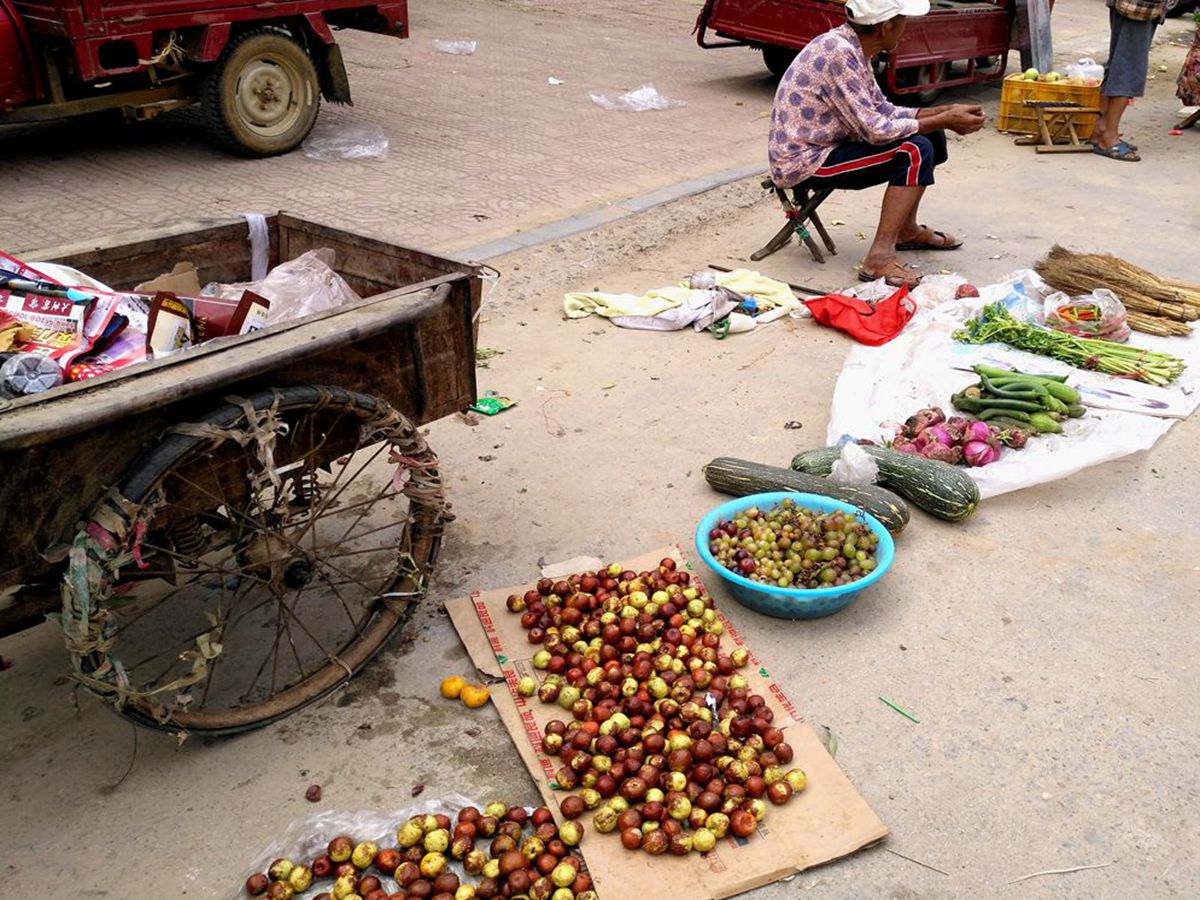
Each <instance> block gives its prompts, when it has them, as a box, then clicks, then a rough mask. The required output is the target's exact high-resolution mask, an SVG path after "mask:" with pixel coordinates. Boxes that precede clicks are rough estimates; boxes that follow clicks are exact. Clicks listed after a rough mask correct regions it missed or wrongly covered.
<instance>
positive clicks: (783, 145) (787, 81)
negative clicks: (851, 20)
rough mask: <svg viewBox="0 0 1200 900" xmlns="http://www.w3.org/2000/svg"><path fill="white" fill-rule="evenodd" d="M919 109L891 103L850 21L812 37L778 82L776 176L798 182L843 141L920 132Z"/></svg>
mask: <svg viewBox="0 0 1200 900" xmlns="http://www.w3.org/2000/svg"><path fill="white" fill-rule="evenodd" d="M916 114H917V113H916V110H914V109H909V108H907V107H903V106H895V105H893V104H891V103H889V102H888V101H887V100H886V99H885V98H884V96H883V91H881V90H880V89H879V84H878V83H877V82H876V81H875V75H874V73H873V72H872V71H871V66H870V63H869V62H868V61H867V57H866V54H864V53H863V49H862V44H860V43H859V42H858V37H857V35H855V34H854V31H853V29H851V28H850V26H849V25H842V26H841V27H839V28H834V29H833V30H832V31H827V32H825V33H824V34H823V35H821V36H820V37H818V38H816V39H815V40H813V41H811V42H809V44H808V46H807V47H805V48H804V49H803V50H802V51H801V52H800V55H799V56H797V57H796V60H795V62H793V63H792V65H791V67H790V68H789V69H788V70H787V72H786V73H785V74H784V76H783V79H782V80H781V81H780V82H779V90H778V91H776V92H775V105H774V107H773V108H772V110H771V137H770V142H769V144H768V150H767V154H768V157H769V159H770V162H771V177H772V178H773V179H774V181H775V183H776V184H777V185H779V186H780V187H794V186H795V185H797V184H799V183H800V182H801V181H804V179H806V178H809V177H810V176H811V175H812V174H813V173H814V172H816V171H817V169H819V168H820V167H821V164H822V163H823V162H824V161H825V158H826V157H827V156H829V153H830V151H831V150H833V148H834V147H835V146H837V145H838V144H845V143H848V142H851V141H861V142H863V143H867V144H876V145H879V144H890V143H892V142H894V141H898V140H900V139H901V138H906V137H908V136H909V135H911V134H916V132H917V129H918V128H919V127H920V126H919V125H918V124H917V119H916Z"/></svg>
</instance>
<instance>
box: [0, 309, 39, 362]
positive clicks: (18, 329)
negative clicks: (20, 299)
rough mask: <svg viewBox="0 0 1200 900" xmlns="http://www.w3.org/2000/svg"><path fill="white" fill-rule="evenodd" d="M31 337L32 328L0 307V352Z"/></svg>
mask: <svg viewBox="0 0 1200 900" xmlns="http://www.w3.org/2000/svg"><path fill="white" fill-rule="evenodd" d="M31 337H33V328H32V327H31V326H30V325H29V324H27V323H25V322H22V321H21V320H20V319H18V318H17V317H16V316H14V315H13V314H12V313H10V312H8V311H7V310H5V309H0V353H4V352H7V351H9V350H11V349H12V348H13V347H16V346H18V345H20V344H24V343H25V342H26V341H28V340H29V339H30V338H31Z"/></svg>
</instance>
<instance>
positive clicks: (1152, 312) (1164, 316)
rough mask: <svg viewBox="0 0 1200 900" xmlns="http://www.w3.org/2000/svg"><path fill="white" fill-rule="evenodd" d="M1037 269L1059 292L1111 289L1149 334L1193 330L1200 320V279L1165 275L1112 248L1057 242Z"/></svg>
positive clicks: (1136, 327)
mask: <svg viewBox="0 0 1200 900" xmlns="http://www.w3.org/2000/svg"><path fill="white" fill-rule="evenodd" d="M1034 269H1035V270H1036V271H1037V273H1038V274H1039V275H1040V276H1042V280H1043V281H1045V282H1046V284H1048V285H1049V286H1050V287H1051V288H1053V289H1054V290H1056V291H1062V292H1064V293H1066V294H1069V295H1071V296H1077V295H1079V294H1090V293H1091V292H1092V291H1094V290H1096V289H1097V288H1108V289H1109V290H1110V291H1112V292H1113V293H1114V294H1116V295H1117V296H1118V297H1119V298H1120V300H1121V303H1123V304H1124V305H1125V310H1126V312H1127V313H1128V318H1129V327H1130V328H1132V329H1134V330H1135V331H1141V332H1144V333H1146V334H1158V335H1179V336H1185V335H1188V334H1190V333H1191V329H1190V328H1189V327H1188V326H1187V325H1185V324H1183V323H1185V322H1194V321H1196V320H1197V319H1200V284H1191V283H1189V282H1186V281H1180V280H1178V279H1175V278H1161V277H1159V276H1158V275H1155V274H1154V273H1153V272H1148V271H1147V270H1145V269H1143V268H1141V267H1139V266H1135V265H1134V264H1133V263H1130V262H1126V261H1125V260H1123V259H1120V258H1119V257H1116V256H1111V255H1109V254H1107V253H1075V252H1073V251H1071V250H1067V249H1065V248H1063V247H1060V246H1058V245H1055V246H1054V248H1053V249H1051V251H1050V253H1049V254H1047V256H1046V258H1045V259H1043V260H1041V262H1039V263H1038V264H1037V265H1036V266H1034Z"/></svg>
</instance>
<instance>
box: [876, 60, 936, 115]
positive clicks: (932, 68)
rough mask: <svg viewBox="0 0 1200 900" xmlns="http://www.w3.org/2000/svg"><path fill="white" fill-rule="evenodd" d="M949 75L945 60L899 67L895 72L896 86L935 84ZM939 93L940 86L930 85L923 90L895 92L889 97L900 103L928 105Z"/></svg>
mask: <svg viewBox="0 0 1200 900" xmlns="http://www.w3.org/2000/svg"><path fill="white" fill-rule="evenodd" d="M949 75H950V64H949V63H946V62H939V63H931V64H930V65H927V66H913V67H912V68H905V69H900V70H898V71H897V72H896V85H897V87H915V86H918V85H926V84H935V83H937V82H939V81H945V80H946V79H947V78H948V77H949ZM941 93H942V88H940V87H931V88H927V89H925V90H919V91H910V92H908V93H904V94H897V95H896V96H895V97H892V98H890V99H891V100H893V101H894V102H897V103H899V104H900V105H911V104H914V103H915V104H916V105H917V106H929V105H930V104H931V103H933V101H934V100H936V99H937V98H938V97H939V96H940V95H941Z"/></svg>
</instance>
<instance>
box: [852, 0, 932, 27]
mask: <svg viewBox="0 0 1200 900" xmlns="http://www.w3.org/2000/svg"><path fill="white" fill-rule="evenodd" d="M927 12H929V0H846V14H847V16H848V17H849V18H850V21H851V22H854V23H855V24H856V25H878V24H879V23H880V22H886V21H887V20H888V19H894V18H896V16H923V15H925V13H927Z"/></svg>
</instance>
